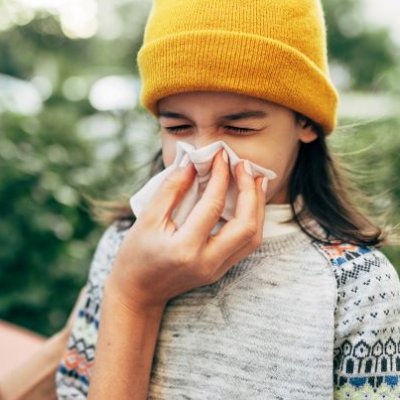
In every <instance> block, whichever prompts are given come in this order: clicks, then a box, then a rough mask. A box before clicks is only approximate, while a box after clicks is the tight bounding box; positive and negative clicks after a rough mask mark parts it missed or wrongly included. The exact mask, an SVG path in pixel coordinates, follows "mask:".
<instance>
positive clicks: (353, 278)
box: [317, 243, 400, 399]
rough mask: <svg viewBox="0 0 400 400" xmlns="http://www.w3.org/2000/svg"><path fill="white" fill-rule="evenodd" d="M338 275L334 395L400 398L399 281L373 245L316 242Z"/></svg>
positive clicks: (355, 397)
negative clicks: (361, 245) (323, 243)
mask: <svg viewBox="0 0 400 400" xmlns="http://www.w3.org/2000/svg"><path fill="white" fill-rule="evenodd" d="M317 246H318V247H319V249H320V250H321V251H323V252H324V253H325V254H326V256H327V258H328V259H329V261H330V263H331V265H332V267H333V271H334V273H335V277H336V283H337V301H336V309H335V347H334V374H333V380H334V388H335V399H400V285H399V278H398V274H397V272H396V271H395V269H394V268H393V266H392V265H391V264H390V262H389V261H388V260H387V258H386V257H385V256H384V255H383V254H382V253H381V252H379V251H377V250H375V249H374V248H373V247H366V246H364V247H360V246H355V245H349V244H339V243H338V244H333V245H321V244H318V245H317Z"/></svg>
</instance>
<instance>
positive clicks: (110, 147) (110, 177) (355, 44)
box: [0, 0, 400, 335]
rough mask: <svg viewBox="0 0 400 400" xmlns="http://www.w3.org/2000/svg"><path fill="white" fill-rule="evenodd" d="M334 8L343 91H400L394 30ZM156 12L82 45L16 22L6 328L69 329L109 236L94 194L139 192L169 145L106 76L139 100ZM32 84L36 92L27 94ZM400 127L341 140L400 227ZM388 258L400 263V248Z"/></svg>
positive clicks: (6, 134) (345, 4)
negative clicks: (95, 214) (103, 237)
mask: <svg viewBox="0 0 400 400" xmlns="http://www.w3.org/2000/svg"><path fill="white" fill-rule="evenodd" d="M324 3H325V4H324V5H325V9H326V15H327V22H328V33H329V39H330V49H329V52H330V55H331V61H332V64H333V66H334V68H336V69H338V70H339V71H341V73H342V74H343V76H344V78H346V77H347V79H343V82H344V83H343V91H345V90H369V91H374V92H378V91H381V92H385V91H388V90H389V89H390V90H391V91H392V93H396V91H397V90H398V89H399V90H400V88H399V87H395V86H393V81H396V82H397V81H400V77H399V76H398V75H396V74H398V72H399V71H398V68H397V64H398V60H399V57H398V48H397V47H396V46H395V44H394V43H392V41H391V40H390V37H389V34H388V32H387V31H386V30H383V29H372V28H371V27H369V26H367V25H365V26H364V25H363V22H362V21H360V20H359V19H357V18H358V15H359V7H360V1H355V0H326V1H324ZM4 4H7V2H5V3H4V2H2V3H0V13H3V16H4V15H5V14H4V13H5V12H7V7H5V5H4ZM149 6H150V3H149V2H148V1H138V0H137V1H131V2H126V1H122V0H119V1H118V0H115V1H114V2H111V1H110V2H109V3H108V7H109V11H108V12H109V18H111V16H112V17H113V18H114V19H115V21H114V25H113V27H112V28H111V29H110V28H109V30H108V36H107V35H105V34H103V35H101V34H98V35H95V36H93V37H90V38H88V39H72V38H70V37H68V36H67V35H66V33H65V32H64V30H63V29H62V24H61V22H60V18H59V16H57V15H55V14H52V13H48V12H45V11H35V13H34V15H33V17H32V18H28V21H27V20H24V22H23V23H21V22H20V21H18V18H17V17H15V15H14V19H15V22H14V23H11V24H9V26H8V27H7V29H5V28H3V31H1V34H0V90H1V91H2V93H1V94H0V171H1V172H0V241H1V246H0V318H2V319H6V320H9V321H12V322H14V323H17V324H20V325H22V326H25V327H28V328H30V329H33V330H35V331H37V332H40V333H42V334H45V335H49V334H52V333H54V332H55V331H56V330H58V329H59V328H60V327H61V326H62V325H63V324H64V323H65V320H66V318H67V315H68V313H69V311H70V309H71V307H72V304H73V302H74V300H75V298H76V296H77V295H78V292H79V289H80V288H81V286H82V285H83V284H84V283H85V281H86V277H87V273H88V269H89V266H90V260H91V257H92V254H93V251H94V247H95V245H96V243H97V241H98V239H99V236H100V234H101V232H102V231H103V229H104V228H103V227H101V226H99V224H98V223H96V222H95V221H94V220H93V218H92V217H91V215H90V213H89V212H88V205H87V203H86V202H85V200H84V196H83V195H84V194H89V195H92V196H94V197H98V198H102V199H105V198H109V199H112V198H118V197H120V196H121V195H123V194H124V193H129V192H130V191H132V189H133V187H134V186H135V184H138V183H137V182H138V181H140V179H142V178H143V176H144V174H145V172H146V168H144V169H138V167H139V166H140V165H142V164H143V163H144V162H145V161H146V160H148V159H150V158H151V156H152V155H153V153H154V152H155V151H156V150H157V148H158V146H159V138H158V136H157V124H156V123H155V121H154V120H153V119H152V118H151V117H149V115H148V114H147V113H145V112H144V110H143V109H141V107H140V106H138V105H137V102H135V101H132V107H129V99H128V100H126V99H125V103H124V102H123V101H122V103H121V101H119V100H118V98H117V99H114V103H115V104H116V105H115V106H114V107H113V106H112V104H111V105H110V101H111V100H112V95H111V94H110V95H108V92H107V85H106V86H105V88H104V87H103V89H101V88H100V86H99V82H100V80H101V79H102V78H103V77H107V76H108V77H109V76H114V77H117V78H118V77H119V78H121V79H122V81H118V80H114V81H109V83H108V84H109V85H110V84H114V85H117V84H119V83H118V82H128V83H129V84H132V88H133V89H132V90H134V91H135V93H136V94H137V93H138V91H139V86H140V83H139V82H138V81H137V68H136V65H135V54H136V52H137V51H138V49H139V46H140V43H141V40H142V34H143V26H144V23H145V18H146V15H147V13H148V10H149ZM16 13H17V11H14V14H16ZM3 18H4V17H3ZM10 18H11V17H10ZM106 19H107V16H106ZM0 24H1V21H0ZM352 27H353V28H354V29H353V28H352ZM10 77H14V78H17V79H19V81H13V80H10V79H9V78H10ZM394 77H397V80H396V79H395V78H394ZM123 79H125V81H124V80H123ZM21 81H23V82H25V83H26V84H29V85H30V86H29V87H30V89H29V90H28V89H27V88H24V89H23V90H22V89H21V90H20V86H18V85H17V84H19V83H21ZM113 82H114V83H113ZM13 85H14V89H13ZM96 85H97V88H98V89H99V88H100V89H101V90H100V89H99V90H98V91H97V94H96V90H95V89H96ZM32 90H35V93H38V94H39V100H37V99H36V100H35V98H34V96H33V95H32V93H31V91H32ZM32 96H33V97H32ZM109 97H110V98H111V100H110V99H109ZM109 100H110V101H109ZM29 101H30V102H29ZM35 101H36V103H38V102H39V104H36V103H35ZM111 103H112V102H111ZM126 104H128V106H127V105H126ZM35 107H36V108H35ZM343 122H344V123H352V122H353V121H352V120H351V119H343ZM399 128H400V118H399V116H396V115H394V116H386V117H385V118H382V119H378V120H376V121H374V122H370V123H365V124H362V125H360V126H358V127H356V128H352V129H346V130H343V131H342V132H341V131H340V130H339V132H337V133H336V134H335V135H333V137H332V138H331V139H330V141H331V144H332V146H333V147H334V148H335V150H336V151H337V152H339V153H342V154H343V157H344V158H345V159H346V160H349V161H350V163H351V164H353V165H355V166H356V167H357V171H356V172H357V176H358V178H357V179H358V183H359V184H360V185H361V186H362V187H363V188H364V189H365V190H366V192H367V193H368V194H370V195H371V199H372V203H373V206H374V208H375V209H376V210H377V211H385V212H386V211H387V210H388V209H392V210H394V211H393V212H391V213H390V214H388V215H387V217H388V219H389V221H390V223H391V224H392V225H395V224H396V223H398V222H399V207H398V205H399V204H400V185H399V184H398V176H399V174H400V157H399V150H400V137H399ZM385 251H386V252H387V253H388V254H390V257H391V258H392V261H393V262H394V263H395V264H396V265H400V253H399V251H398V248H387V249H385Z"/></svg>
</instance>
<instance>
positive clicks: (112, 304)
mask: <svg viewBox="0 0 400 400" xmlns="http://www.w3.org/2000/svg"><path fill="white" fill-rule="evenodd" d="M117 310H118V311H117ZM116 311H117V312H116ZM163 312H164V307H162V306H160V307H154V308H148V309H144V308H142V307H139V308H137V309H133V308H132V307H131V306H129V307H127V306H125V304H123V303H122V302H121V301H120V300H119V299H118V298H117V296H115V293H114V292H113V290H112V287H111V285H110V282H107V283H106V286H105V289H104V297H103V304H102V309H101V323H100V329H99V337H98V342H97V349H96V364H95V367H94V374H93V378H92V382H91V386H90V390H89V397H88V398H89V399H96V400H101V399H111V398H115V399H128V398H132V393H134V398H135V400H139V399H143V400H145V399H147V392H148V385H149V379H150V371H151V365H152V360H153V356H154V349H155V345H156V341H157V335H158V330H159V326H160V322H161V318H162V315H163ZM113 366H115V368H114V367H113ZM121 371H129V374H126V373H121ZM110 382H113V384H112V385H111V384H110Z"/></svg>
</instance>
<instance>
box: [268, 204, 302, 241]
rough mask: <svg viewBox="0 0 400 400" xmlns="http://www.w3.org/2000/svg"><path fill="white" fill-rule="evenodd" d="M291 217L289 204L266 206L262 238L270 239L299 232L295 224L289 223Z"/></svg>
mask: <svg viewBox="0 0 400 400" xmlns="http://www.w3.org/2000/svg"><path fill="white" fill-rule="evenodd" d="M292 217H293V213H292V210H291V207H290V204H267V205H266V206H265V220H264V228H263V237H264V238H270V237H274V236H280V235H285V234H288V233H293V232H296V231H299V230H300V227H299V225H298V224H297V223H296V222H294V221H291V219H292ZM288 221H289V222H288Z"/></svg>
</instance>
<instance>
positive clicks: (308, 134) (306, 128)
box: [299, 123, 318, 143]
mask: <svg viewBox="0 0 400 400" xmlns="http://www.w3.org/2000/svg"><path fill="white" fill-rule="evenodd" d="M317 137H318V134H317V133H316V132H315V131H314V128H313V126H311V125H308V124H303V123H301V126H300V127H299V140H300V141H301V142H303V143H311V142H313V141H314V140H315V139H317Z"/></svg>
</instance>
